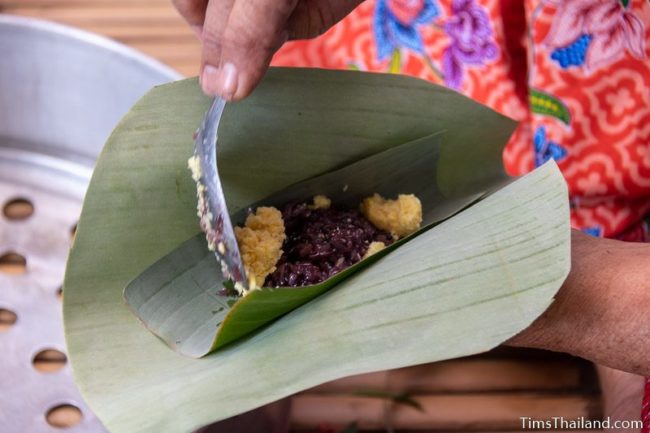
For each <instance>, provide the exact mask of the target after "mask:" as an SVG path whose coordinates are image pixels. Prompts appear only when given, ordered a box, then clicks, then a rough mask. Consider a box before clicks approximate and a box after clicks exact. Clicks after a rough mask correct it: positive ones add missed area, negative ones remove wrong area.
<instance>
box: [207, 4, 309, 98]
mask: <svg viewBox="0 0 650 433" xmlns="http://www.w3.org/2000/svg"><path fill="white" fill-rule="evenodd" d="M297 1H298V0H237V1H236V2H235V4H234V5H233V8H232V11H231V13H230V17H229V19H228V24H227V26H226V28H225V30H224V33H223V36H222V39H221V42H222V45H221V62H220V71H219V78H218V81H217V91H218V93H219V94H220V95H221V96H222V97H224V98H225V99H228V100H240V99H242V98H244V97H246V96H248V95H249V94H250V93H251V92H252V90H253V89H254V88H255V86H256V85H257V83H258V82H259V81H260V79H261V78H262V76H263V75H264V73H265V72H266V70H267V69H268V66H269V63H270V62H271V57H272V56H273V54H274V53H275V52H276V51H277V50H278V49H279V48H280V46H282V44H283V43H284V42H285V41H286V39H287V32H286V25H287V20H288V18H289V16H290V15H291V13H292V12H293V10H294V8H295V6H296V3H297Z"/></svg>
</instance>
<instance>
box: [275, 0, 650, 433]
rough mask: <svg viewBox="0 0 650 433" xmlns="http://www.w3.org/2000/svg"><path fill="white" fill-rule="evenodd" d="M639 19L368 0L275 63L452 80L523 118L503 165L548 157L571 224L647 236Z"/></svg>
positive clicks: (441, 1)
mask: <svg viewBox="0 0 650 433" xmlns="http://www.w3.org/2000/svg"><path fill="white" fill-rule="evenodd" d="M649 23H650V1H648V0H367V1H366V2H364V3H362V4H361V5H360V6H359V7H358V8H357V9H356V10H355V11H354V12H352V13H351V14H350V15H349V16H348V17H347V18H345V19H344V20H343V21H341V22H340V23H339V24H337V25H336V26H334V27H333V28H332V29H331V30H329V31H328V32H327V33H326V34H324V35H323V36H321V37H320V38H317V39H314V40H311V41H299V42H292V43H289V44H287V45H285V47H284V48H283V49H282V50H281V51H280V52H279V53H278V54H277V55H276V56H275V58H274V60H273V64H275V65H282V66H311V67H323V68H336V69H358V70H367V71H382V72H390V73H402V74H408V75H413V76H416V77H420V78H423V79H426V80H430V81H432V82H435V83H441V84H445V85H447V86H449V87H451V88H454V89H456V90H458V91H460V92H462V93H464V94H466V95H468V96H470V97H472V98H474V99H475V100H477V101H479V102H481V103H483V104H486V105H488V106H490V107H492V108H493V109H495V110H497V111H499V112H501V113H503V114H505V115H507V116H509V117H512V118H514V119H516V120H519V121H521V123H520V126H519V128H518V129H517V131H516V132H515V134H514V135H513V136H512V138H511V140H510V142H509V143H508V145H507V146H506V148H505V151H504V163H505V167H506V169H507V170H508V172H509V173H511V174H513V175H520V174H523V173H526V172H528V171H530V170H531V169H533V168H534V167H536V166H538V165H540V164H542V163H544V162H545V161H547V160H548V159H550V158H553V159H555V160H556V161H557V163H558V165H559V167H560V169H561V170H562V172H563V174H564V176H565V178H566V180H567V183H568V185H569V191H570V195H571V222H572V224H573V226H574V227H576V228H579V229H582V230H584V231H586V232H588V233H590V234H592V235H595V236H606V237H619V238H622V239H625V240H637V241H643V240H645V241H647V240H648V226H647V224H646V223H645V221H644V220H645V219H646V217H647V215H648V213H649V212H650V61H649V60H648V56H649V54H650V47H648V43H647V42H648V40H650V29H649V27H650V26H649V25H648V24H649ZM649 387H650V385H649ZM649 393H650V391H649ZM644 407H645V408H646V409H650V395H648V396H647V399H646V404H645V406H644ZM646 416H647V417H649V418H648V421H649V422H650V415H646ZM647 429H648V423H646V432H648V433H650V430H647Z"/></svg>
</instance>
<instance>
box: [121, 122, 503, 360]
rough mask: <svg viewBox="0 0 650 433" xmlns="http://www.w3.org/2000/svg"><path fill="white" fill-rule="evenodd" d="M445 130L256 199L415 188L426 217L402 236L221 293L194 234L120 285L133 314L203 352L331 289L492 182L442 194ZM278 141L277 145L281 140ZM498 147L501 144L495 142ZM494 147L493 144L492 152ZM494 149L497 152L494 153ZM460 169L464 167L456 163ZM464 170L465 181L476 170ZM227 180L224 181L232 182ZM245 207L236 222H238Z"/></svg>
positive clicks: (185, 349) (349, 200) (353, 201)
mask: <svg viewBox="0 0 650 433" xmlns="http://www.w3.org/2000/svg"><path fill="white" fill-rule="evenodd" d="M442 139H443V136H442V133H439V134H434V135H431V136H428V137H424V138H421V139H419V140H415V141H412V142H409V143H406V144H403V145H399V146H395V147H393V148H391V149H388V150H385V151H383V152H380V153H378V154H376V155H373V156H370V157H368V158H364V159H362V160H361V161H358V162H356V163H353V164H350V165H348V166H346V167H344V168H342V169H339V170H335V171H332V172H330V173H327V174H325V175H322V176H317V177H315V178H312V179H309V180H306V181H303V182H300V183H298V184H295V185H291V186H289V187H287V188H286V189H285V190H283V191H281V192H279V193H277V194H273V195H272V196H271V197H268V198H265V199H263V200H261V201H260V202H258V203H255V204H251V205H250V206H249V207H250V208H253V209H254V208H256V207H257V206H258V205H266V206H276V207H279V208H281V207H282V206H283V205H284V204H286V203H290V202H293V201H299V200H305V199H308V198H310V197H313V196H314V195H316V194H324V195H326V196H328V197H330V198H331V199H333V200H334V202H335V203H337V204H339V205H343V206H348V207H355V206H357V205H358V204H359V203H360V202H361V200H362V199H363V198H365V197H368V196H371V195H372V194H373V193H380V194H381V195H383V196H385V197H395V196H397V195H398V194H400V193H409V194H415V195H416V196H417V197H418V198H419V199H420V201H421V203H422V214H423V224H422V229H421V230H419V231H418V232H417V233H416V234H413V235H411V236H408V237H405V238H403V239H400V240H399V241H398V242H395V243H393V244H392V245H390V246H389V247H388V248H386V249H384V250H382V251H380V252H379V253H377V254H374V255H373V256H371V257H368V258H366V259H364V260H361V261H360V262H358V263H356V264H355V265H353V266H350V267H349V268H347V269H345V270H344V271H343V272H340V273H339V274H337V275H336V276H334V277H333V278H330V279H328V280H327V281H324V282H323V283H320V284H318V285H314V286H310V287H303V288H300V289H296V288H276V289H266V288H265V289H261V290H255V291H253V292H251V293H249V294H248V295H247V296H245V297H243V298H240V299H238V298H237V297H223V296H220V295H218V292H219V291H220V289H221V288H222V287H223V286H224V279H223V277H222V275H221V268H220V266H219V265H218V263H217V262H216V260H215V258H214V253H213V252H211V251H210V250H209V249H208V248H207V244H206V241H205V236H203V235H201V234H199V235H197V236H195V237H193V238H192V239H190V240H189V241H187V242H185V243H183V244H182V245H181V246H180V247H179V248H176V249H175V250H174V251H173V252H171V253H170V254H168V255H167V256H165V257H164V258H162V259H161V260H159V261H158V262H156V263H155V264H154V265H152V266H151V267H149V268H148V269H147V270H146V271H144V272H143V273H142V274H141V275H139V276H138V277H137V278H136V279H135V280H134V281H132V282H131V283H130V284H129V285H128V286H127V287H126V289H125V293H124V295H125V299H126V301H127V303H128V304H129V306H130V307H131V308H132V310H133V311H134V313H135V314H136V315H137V316H138V318H139V319H140V320H141V321H142V322H143V323H144V324H145V325H146V326H147V328H149V329H150V330H151V331H152V332H154V333H155V334H156V335H158V336H159V337H160V338H162V339H163V340H164V341H165V342H166V343H167V344H168V345H169V346H170V347H172V348H173V349H175V350H177V351H179V352H180V353H183V354H184V355H188V356H192V357H201V356H204V355H206V354H207V353H209V352H210V351H213V350H216V349H218V348H220V347H223V346H224V345H226V344H229V343H231V342H233V341H235V340H237V339H239V338H241V337H243V336H245V335H247V334H249V333H251V332H253V331H255V330H256V329H258V328H260V327H262V326H264V325H266V324H268V323H269V322H270V321H272V320H274V319H276V318H278V317H280V316H282V315H283V314H286V313H288V312H289V311H291V310H293V309H295V308H297V307H299V306H300V305H302V304H304V303H305V302H308V301H310V300H311V299H313V298H315V297H316V296H318V295H320V294H322V293H324V292H325V291H327V290H329V289H330V288H332V287H333V286H334V285H335V284H337V283H339V282H340V281H342V280H343V279H344V278H346V277H348V276H349V275H351V274H352V273H353V272H356V271H357V270H359V269H361V268H362V267H364V266H367V265H369V264H371V263H374V262H376V261H377V260H378V259H380V258H381V257H383V256H384V255H386V254H388V253H389V252H390V251H392V250H393V249H395V248H397V247H399V246H400V245H402V244H403V243H405V242H407V241H408V240H410V239H411V238H412V237H414V236H416V235H417V234H419V233H421V232H423V231H424V230H427V229H429V228H430V227H431V226H432V225H433V224H436V223H440V222H441V221H443V220H445V219H447V218H449V217H450V216H452V215H453V214H454V213H456V212H458V211H459V210H461V209H462V208H464V207H466V206H468V205H469V204H471V203H472V202H474V201H475V200H477V199H478V198H479V197H481V196H482V195H484V194H486V193H487V188H489V187H492V188H493V189H496V188H497V187H498V186H499V181H501V183H502V182H503V180H504V179H503V178H500V177H496V178H495V179H494V182H492V185H490V184H487V185H486V184H485V183H483V182H482V183H476V184H474V185H472V186H473V188H465V190H463V193H462V194H451V195H445V194H443V193H442V192H441V191H440V190H439V189H438V187H437V185H438V182H437V180H436V176H435V175H436V166H437V164H438V160H439V156H440V154H439V151H440V150H441V147H442V146H441V143H442ZM278 146H281V144H280V143H278ZM495 149H498V146H495ZM497 152H498V151H497ZM495 153H496V152H495ZM460 169H463V167H461V168H460ZM473 174H474V173H473V172H468V173H467V174H466V180H467V179H471V178H472V177H473ZM229 186H230V185H228V184H226V185H224V187H225V188H226V190H227V189H229ZM245 217H246V212H245V209H242V210H241V211H240V212H237V214H236V215H234V216H233V221H235V222H236V223H238V224H240V225H241V224H243V221H244V220H245Z"/></svg>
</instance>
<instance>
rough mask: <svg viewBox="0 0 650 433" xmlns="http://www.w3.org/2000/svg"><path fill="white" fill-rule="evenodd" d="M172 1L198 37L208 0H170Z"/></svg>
mask: <svg viewBox="0 0 650 433" xmlns="http://www.w3.org/2000/svg"><path fill="white" fill-rule="evenodd" d="M172 3H173V4H174V6H175V7H176V9H177V10H178V12H179V13H180V14H181V16H182V17H183V18H184V19H185V21H187V23H188V24H189V25H190V27H191V28H192V30H193V31H194V33H196V35H197V36H198V37H199V39H200V38H201V31H202V29H203V21H204V19H205V8H206V7H207V6H208V0H172Z"/></svg>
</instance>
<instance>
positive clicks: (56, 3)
mask: <svg viewBox="0 0 650 433" xmlns="http://www.w3.org/2000/svg"><path fill="white" fill-rule="evenodd" d="M0 12H3V13H10V14H19V15H24V16H30V17H38V18H43V19H48V20H52V21H56V22H59V23H64V24H68V25H71V26H75V27H80V28H82V29H85V30H89V31H91V32H96V33H100V34H103V35H105V36H108V37H110V38H112V39H115V40H117V41H119V42H122V43H124V44H126V45H130V46H131V47H133V48H135V49H137V50H140V51H142V52H144V53H146V54H148V55H150V56H152V57H154V58H156V59H158V60H160V61H161V62H163V63H166V64H168V65H170V66H171V67H173V68H174V69H176V70H177V71H179V72H180V73H182V74H184V75H186V76H191V75H196V74H197V72H198V64H199V58H200V47H199V43H198V41H197V39H196V37H195V36H194V34H193V33H192V32H191V31H190V30H189V29H188V28H187V26H186V25H185V24H184V22H183V20H182V19H181V18H180V17H179V16H178V15H177V13H176V12H175V10H174V9H173V7H172V5H171V3H170V1H168V0H0ZM416 406H417V407H416ZM601 415H602V414H601V404H600V394H599V390H598V386H597V380H596V377H595V374H594V371H593V368H592V367H591V366H590V365H589V364H588V363H586V362H584V361H580V360H577V359H574V358H570V357H566V356H562V355H557V354H550V353H545V352H536V351H522V350H514V349H499V350H496V351H494V352H491V353H489V354H484V355H479V356H475V357H471V358H467V359H460V360H454V361H448V362H442V363H436V364H430V365H424V366H418V367H412V368H407V369H401V370H396V371H391V372H382V373H373V374H368V375H364V376H359V377H352V378H347V379H343V380H339V381H336V382H332V383H329V384H325V385H322V386H319V387H317V388H315V389H312V390H310V391H307V392H304V393H301V394H299V395H297V396H295V397H294V398H293V411H292V426H293V429H294V431H296V432H298V431H300V432H307V431H309V432H314V431H322V432H333V431H336V429H340V428H342V427H344V426H347V425H349V424H351V423H356V424H357V427H358V429H359V430H360V431H386V429H387V428H388V431H399V432H405V431H418V432H422V431H434V430H436V431H440V430H442V431H518V430H521V427H520V426H521V420H520V416H529V417H532V418H535V419H550V418H551V417H554V416H564V417H565V418H566V419H573V418H579V417H581V416H584V417H587V418H591V419H597V418H599V417H600V416H601ZM391 429H392V430H391Z"/></svg>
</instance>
